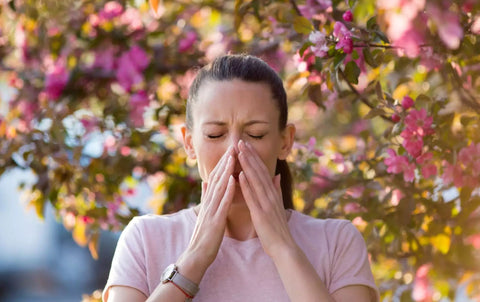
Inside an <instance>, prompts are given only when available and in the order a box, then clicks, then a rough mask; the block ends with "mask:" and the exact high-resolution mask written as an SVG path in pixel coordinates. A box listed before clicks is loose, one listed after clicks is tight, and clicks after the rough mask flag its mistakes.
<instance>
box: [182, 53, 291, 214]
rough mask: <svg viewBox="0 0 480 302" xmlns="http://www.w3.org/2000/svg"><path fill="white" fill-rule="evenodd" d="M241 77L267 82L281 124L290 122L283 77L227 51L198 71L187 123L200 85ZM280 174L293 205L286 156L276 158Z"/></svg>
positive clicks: (285, 194)
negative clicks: (282, 158)
mask: <svg viewBox="0 0 480 302" xmlns="http://www.w3.org/2000/svg"><path fill="white" fill-rule="evenodd" d="M234 79H239V80H242V81H246V82H257V83H265V84H267V85H268V86H269V87H270V89H271V91H272V95H273V98H274V99H275V100H276V104H277V107H278V110H279V112H280V118H279V121H278V123H279V124H278V126H279V129H280V130H284V129H285V127H286V126H287V119H288V106H287V94H286V92H285V88H284V87H283V82H282V79H280V77H279V76H278V74H277V73H276V72H275V70H273V69H272V68H271V67H270V66H268V64H267V63H265V62H264V61H262V60H261V59H259V58H257V57H254V56H250V55H225V56H221V57H218V58H216V59H215V60H214V61H213V62H212V63H210V64H208V65H206V66H204V67H203V68H202V69H200V71H199V72H198V74H197V76H196V77H195V79H194V80H193V83H192V85H191V86H190V91H189V95H188V100H187V112H186V124H187V127H188V128H189V129H192V126H193V117H192V104H193V103H195V101H196V98H197V95H198V92H199V90H200V87H201V86H202V85H203V84H204V83H205V82H208V81H229V80H234ZM278 173H280V175H281V187H282V195H283V205H284V207H285V209H293V199H292V193H293V192H292V182H293V181H292V175H291V173H290V169H289V167H288V164H287V162H286V161H285V160H280V159H277V166H276V169H275V174H278Z"/></svg>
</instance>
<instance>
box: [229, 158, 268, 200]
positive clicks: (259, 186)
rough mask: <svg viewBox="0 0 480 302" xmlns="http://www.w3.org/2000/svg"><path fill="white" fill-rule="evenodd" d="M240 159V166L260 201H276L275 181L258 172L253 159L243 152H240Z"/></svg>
mask: <svg viewBox="0 0 480 302" xmlns="http://www.w3.org/2000/svg"><path fill="white" fill-rule="evenodd" d="M238 158H239V159H240V165H241V166H242V170H243V171H244V172H245V176H246V178H247V180H248V182H249V184H250V185H251V186H250V187H251V188H252V191H253V192H254V193H255V194H256V196H257V198H258V200H259V201H260V202H263V201H264V200H265V199H269V200H272V199H276V198H277V197H276V193H274V190H275V189H274V186H273V181H272V180H271V178H270V175H268V174H267V175H266V174H265V173H264V172H263V171H261V170H258V169H257V167H256V166H258V165H256V163H255V164H254V163H253V159H252V158H251V157H250V156H248V155H247V154H246V153H244V152H243V151H241V152H240V154H239V156H238Z"/></svg>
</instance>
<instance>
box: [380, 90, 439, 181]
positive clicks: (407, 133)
mask: <svg viewBox="0 0 480 302" xmlns="http://www.w3.org/2000/svg"><path fill="white" fill-rule="evenodd" d="M401 106H402V108H403V109H404V110H405V111H408V114H407V115H406V116H405V119H404V123H405V127H404V129H403V131H402V132H401V134H400V136H401V137H402V138H403V141H402V146H403V147H404V148H405V150H406V151H407V154H405V155H397V153H396V152H395V151H394V150H393V149H389V150H387V154H388V155H389V157H387V158H385V160H384V163H385V165H387V172H389V173H392V174H400V173H403V177H404V180H405V181H408V182H412V181H413V180H414V179H415V169H416V166H417V164H418V165H420V166H421V173H422V175H423V177H424V178H429V177H432V176H435V175H437V167H436V165H435V164H434V163H433V161H432V158H433V154H432V153H431V152H424V140H425V138H426V137H427V136H428V135H431V134H433V133H434V130H433V128H432V123H433V117H432V116H429V115H428V114H427V111H426V110H425V108H422V109H420V110H416V109H411V110H410V108H412V107H413V106H414V102H413V100H412V98H410V97H409V96H405V97H404V98H403V100H402V103H401ZM392 120H393V121H394V122H399V121H400V120H401V118H400V115H398V114H395V115H393V116H392Z"/></svg>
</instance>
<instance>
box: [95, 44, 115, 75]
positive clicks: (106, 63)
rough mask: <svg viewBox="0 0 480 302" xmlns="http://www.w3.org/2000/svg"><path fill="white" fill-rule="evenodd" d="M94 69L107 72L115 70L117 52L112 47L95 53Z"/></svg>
mask: <svg viewBox="0 0 480 302" xmlns="http://www.w3.org/2000/svg"><path fill="white" fill-rule="evenodd" d="M92 67H93V68H100V69H102V70H105V71H111V70H114V69H115V50H114V49H113V48H112V47H108V48H105V49H101V50H99V51H97V52H96V53H95V61H94V62H93V65H92Z"/></svg>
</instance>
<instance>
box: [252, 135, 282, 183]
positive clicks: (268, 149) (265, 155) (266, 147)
mask: <svg viewBox="0 0 480 302" xmlns="http://www.w3.org/2000/svg"><path fill="white" fill-rule="evenodd" d="M252 145H253V148H254V149H255V150H256V152H257V153H258V155H259V156H260V158H261V159H262V161H263V163H264V164H265V166H267V168H268V171H269V172H270V174H271V176H273V175H274V174H275V168H276V165H277V158H278V154H277V152H278V146H276V144H257V145H255V144H253V143H252Z"/></svg>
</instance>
